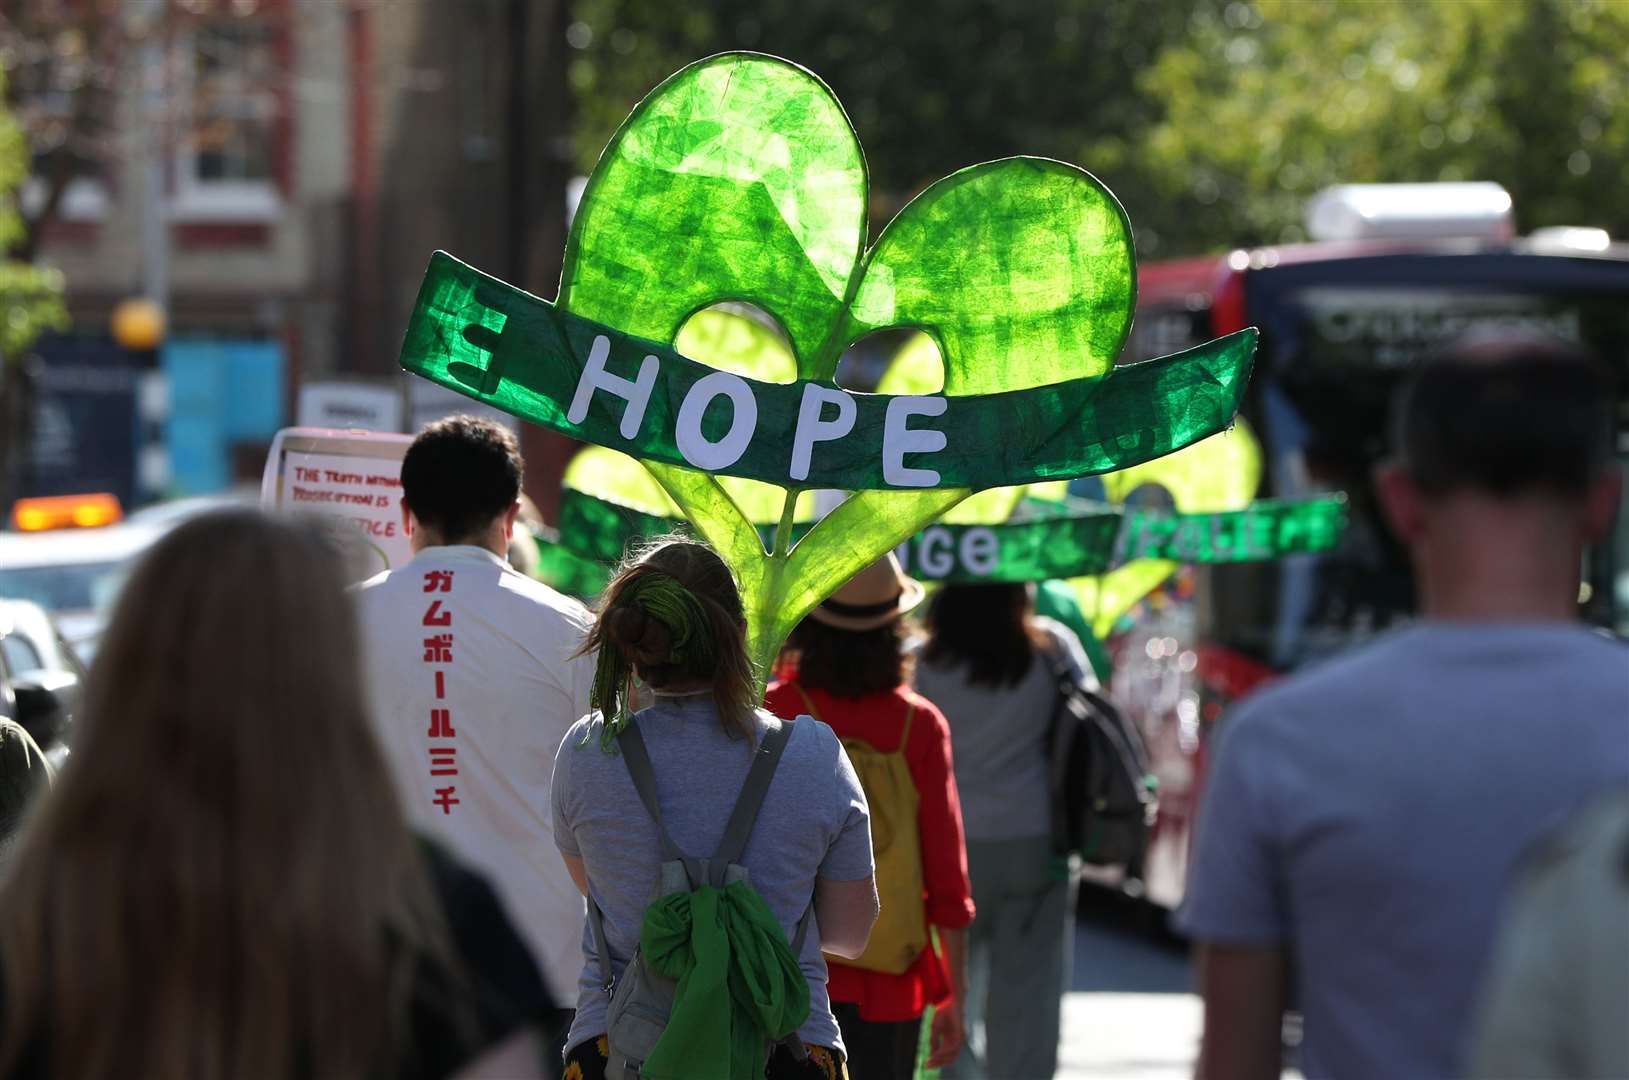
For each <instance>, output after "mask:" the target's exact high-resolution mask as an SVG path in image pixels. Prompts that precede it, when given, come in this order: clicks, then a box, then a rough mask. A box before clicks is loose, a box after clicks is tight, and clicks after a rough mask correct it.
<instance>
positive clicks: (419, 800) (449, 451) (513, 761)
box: [357, 416, 594, 1003]
mask: <svg viewBox="0 0 1629 1080" xmlns="http://www.w3.org/2000/svg"><path fill="white" fill-rule="evenodd" d="M520 480H521V458H520V451H519V449H518V447H517V446H516V444H515V439H514V436H513V435H511V434H510V433H509V432H508V431H507V430H505V429H504V428H502V427H500V426H499V425H497V424H494V423H491V422H489V421H486V420H479V419H476V418H474V417H468V416H455V417H451V418H449V419H446V420H442V421H439V422H437V423H434V424H431V425H430V426H429V427H427V428H425V429H424V431H423V432H422V433H421V434H420V435H419V436H418V438H417V439H415V440H414V441H413V444H412V445H411V446H410V447H408V450H407V454H406V456H405V457H404V458H403V459H402V518H403V521H404V523H405V526H406V530H407V534H408V537H409V539H410V541H411V543H412V547H413V551H414V557H413V560H412V561H411V562H409V563H407V564H406V565H405V566H401V567H398V568H397V569H395V570H391V571H387V572H386V573H383V574H380V575H378V576H377V577H374V578H371V579H369V580H368V581H365V582H363V583H362V584H361V585H360V586H358V587H357V603H358V611H359V614H360V617H361V623H362V632H363V636H364V639H365V641H366V645H367V676H368V686H369V692H370V696H371V702H372V706H373V712H374V719H375V722H376V728H377V731H378V733H379V737H380V741H381V742H382V743H383V745H384V748H385V753H386V757H387V758H388V759H389V761H390V763H391V771H392V773H393V775H394V776H395V781H396V786H397V789H398V790H399V791H400V792H401V794H402V797H403V799H404V801H405V803H406V806H407V811H408V814H409V817H410V819H411V820H412V822H413V823H414V825H415V826H416V827H417V828H419V829H420V830H421V831H423V832H425V833H426V834H428V835H429V836H431V837H433V838H435V839H437V840H440V841H442V842H443V843H445V844H447V845H448V846H449V847H450V848H452V849H453V850H454V851H456V852H457V853H458V854H459V855H461V856H463V857H464V858H465V859H467V860H468V861H469V862H471V863H472V864H474V865H475V866H476V867H478V868H480V869H481V870H483V871H484V872H485V873H486V874H487V875H488V876H489V877H491V878H492V879H493V881H494V882H495V883H496V884H497V887H498V891H499V893H500V895H501V896H502V897H503V900H504V904H505V906H506V907H507V908H508V911H509V914H510V917H511V918H513V919H514V921H515V924H516V925H517V926H518V927H519V928H520V930H521V933H522V936H523V937H524V938H525V940H526V942H527V944H528V945H529V946H530V947H531V949H532V952H533V954H534V956H535V957H536V959H537V961H538V964H539V966H540V967H541V968H542V969H543V973H544V975H545V976H546V978H547V979H548V985H549V989H550V992H551V993H552V994H553V996H554V999H555V1000H556V1001H558V1002H562V1003H563V1002H570V1001H572V1000H574V995H575V988H576V982H577V972H578V969H579V968H580V967H581V966H582V957H581V953H580V948H579V938H580V936H581V934H582V926H583V901H582V895H581V894H580V893H578V891H577V888H576V886H575V885H573V884H572V881H571V878H570V877H568V876H567V875H566V871H565V868H564V867H563V866H562V865H561V863H560V859H559V857H558V856H557V855H556V854H555V852H554V849H553V845H554V840H553V830H552V827H551V823H550V820H549V806H550V798H549V784H550V779H551V776H552V772H553V768H554V754H555V751H556V750H558V749H559V747H560V740H561V738H562V737H564V735H565V733H566V729H567V728H569V727H571V725H572V724H573V723H575V722H576V720H577V718H578V717H580V716H582V715H583V714H584V713H586V712H588V692H589V685H590V683H591V682H592V680H593V672H594V668H593V662H592V659H591V658H586V657H582V658H579V657H575V656H574V655H573V654H574V653H575V652H576V650H577V648H578V646H579V645H581V644H582V641H583V637H584V635H585V633H586V632H587V629H588V625H589V614H588V611H587V609H585V608H584V607H583V606H582V605H581V604H579V603H578V602H577V601H575V600H572V599H570V598H568V597H565V596H562V595H560V594H559V593H557V592H555V591H554V590H553V589H550V588H549V587H548V586H546V585H543V584H541V583H540V582H537V581H533V580H532V579H530V578H527V577H524V576H522V575H520V574H518V573H516V572H515V571H514V570H512V569H511V568H510V566H509V564H508V562H507V561H505V558H504V552H505V551H506V550H507V549H508V547H509V540H510V535H511V533H512V531H513V529H514V524H515V516H516V514H517V513H518V512H519V509H520V503H519V502H518V499H519V496H520Z"/></svg>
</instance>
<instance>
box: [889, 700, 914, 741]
mask: <svg viewBox="0 0 1629 1080" xmlns="http://www.w3.org/2000/svg"><path fill="white" fill-rule="evenodd" d="M914 719H916V702H914V701H907V702H906V703H905V730H903V731H901V732H900V733H899V749H898V750H896V751H894V752H895V753H896V754H903V753H904V752H905V744H906V743H908V742H910V741H911V721H912V720H914Z"/></svg>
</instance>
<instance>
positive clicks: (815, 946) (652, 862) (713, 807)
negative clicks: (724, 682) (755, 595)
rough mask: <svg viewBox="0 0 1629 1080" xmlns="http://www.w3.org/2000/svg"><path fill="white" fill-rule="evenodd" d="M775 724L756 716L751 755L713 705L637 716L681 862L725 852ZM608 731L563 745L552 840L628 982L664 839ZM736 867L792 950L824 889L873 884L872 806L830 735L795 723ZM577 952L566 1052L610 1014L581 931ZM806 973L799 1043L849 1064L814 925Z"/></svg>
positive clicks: (593, 729)
mask: <svg viewBox="0 0 1629 1080" xmlns="http://www.w3.org/2000/svg"><path fill="white" fill-rule="evenodd" d="M768 719H770V717H769V714H768V713H764V712H760V713H759V714H758V733H757V735H756V736H755V737H754V741H753V744H752V745H749V744H748V743H747V741H746V740H745V739H739V738H737V739H732V738H730V737H729V736H728V735H726V734H725V733H724V730H723V728H722V727H720V725H719V722H718V711H717V709H716V708H715V707H714V705H713V699H712V697H711V696H710V695H702V696H698V697H658V698H657V699H656V704H654V705H653V706H651V707H650V708H648V709H645V710H643V711H642V712H640V713H638V714H636V716H635V720H634V722H635V723H637V724H638V725H639V732H640V734H641V735H642V736H643V738H644V741H645V745H646V747H647V748H648V749H649V751H650V757H651V763H652V766H653V768H654V769H655V772H656V794H657V802H658V804H659V805H660V806H661V808H662V820H663V823H664V824H665V825H666V826H667V830H668V833H669V834H670V835H671V836H672V837H673V842H674V843H675V844H677V845H678V846H679V847H680V849H682V850H683V851H684V852H685V853H686V854H687V855H692V856H695V857H697V858H706V857H707V856H710V855H711V854H712V853H713V852H714V851H715V850H716V849H717V848H718V842H719V840H720V839H721V838H722V836H723V833H724V823H725V821H726V820H727V819H728V818H729V815H730V810H731V808H732V807H733V806H734V805H735V800H736V796H738V795H739V794H740V793H741V785H742V783H743V782H744V781H745V780H746V777H747V768H748V766H749V765H750V764H751V759H752V748H753V746H755V745H756V743H757V739H758V738H761V737H762V734H763V731H764V725H765V721H766V720H768ZM601 727H602V721H601V720H600V719H599V717H598V715H597V714H596V715H594V716H589V717H584V718H583V719H581V720H579V721H577V723H576V724H575V725H574V726H573V727H572V729H571V730H570V731H569V732H567V733H566V737H565V740H564V741H563V742H562V743H561V744H560V751H559V753H558V754H557V755H556V756H555V762H554V795H553V802H554V837H555V843H557V844H558V845H559V847H560V850H561V851H564V852H565V853H566V854H568V855H577V856H580V857H581V858H582V860H583V863H584V866H585V867H586V869H587V871H588V886H589V890H590V891H591V892H592V894H593V896H594V900H595V902H596V903H598V904H599V906H600V910H601V911H602V912H603V913H604V916H605V937H606V942H607V945H608V946H609V948H610V951H611V965H612V967H614V968H615V969H616V974H618V975H620V974H621V972H622V968H623V966H624V965H625V964H627V962H628V959H629V957H631V956H632V955H633V951H634V948H635V947H636V946H637V945H638V944H639V927H640V924H641V922H642V921H643V919H644V915H645V908H646V906H648V905H649V904H650V902H651V901H652V900H654V899H656V887H657V878H658V875H659V874H660V866H661V862H662V857H661V851H660V848H659V847H658V844H657V839H656V826H655V825H654V823H652V821H651V819H650V815H648V814H647V813H646V812H645V808H644V806H643V805H641V804H640V801H639V796H638V794H637V793H636V792H635V791H634V786H633V781H632V780H631V779H630V778H629V776H628V767H627V766H626V765H625V764H624V763H623V760H622V755H621V754H607V753H604V752H603V751H602V750H601V749H600V730H601ZM585 735H586V737H587V742H586V743H585V742H584V741H583V740H584V736H585ZM741 863H742V865H744V866H745V867H746V868H747V871H748V872H749V874H750V875H751V878H752V886H753V888H754V889H756V890H757V891H758V894H759V895H760V896H762V897H763V899H764V902H765V903H766V904H768V905H769V909H770V910H771V911H772V912H774V913H775V918H776V919H778V920H779V921H780V924H781V928H782V929H783V930H785V931H786V934H787V938H788V940H790V939H791V936H792V935H793V933H795V931H796V929H797V924H798V921H799V920H800V919H802V918H803V914H804V912H805V911H807V910H808V908H809V904H810V901H811V899H812V897H813V895H814V882H815V878H816V877H823V878H827V879H829V880H833V881H859V880H861V879H863V878H867V877H870V876H871V874H872V871H873V864H872V860H871V825H870V819H869V816H868V814H867V810H866V804H865V792H864V791H863V790H861V788H860V780H859V777H858V776H856V775H855V772H854V767H853V766H852V765H850V764H849V760H848V756H847V755H846V754H844V753H843V747H842V744H841V743H839V742H838V741H837V736H836V735H834V734H832V730H831V728H829V727H827V726H826V725H825V724H822V723H820V722H819V721H816V720H812V719H810V718H808V717H803V718H801V719H800V720H798V722H797V728H796V730H795V731H794V733H793V735H792V738H791V740H790V741H789V742H788V743H787V745H786V750H785V751H784V753H783V755H782V757H781V762H780V765H779V767H778V768H777V769H776V770H775V778H774V780H773V781H772V782H771V783H770V785H769V791H768V793H767V794H766V795H765V796H764V803H763V808H762V809H761V810H760V811H759V813H758V822H757V824H756V825H755V826H754V827H753V830H752V838H751V839H750V840H749V841H748V842H747V849H746V852H745V853H744V854H743V855H742V857H741ZM582 941H583V972H582V977H581V979H580V980H579V982H578V988H577V1016H576V1019H574V1020H573V1021H572V1024H571V1034H570V1035H569V1036H567V1040H566V1045H567V1046H568V1047H570V1046H575V1045H577V1044H578V1043H580V1042H582V1041H583V1040H584V1039H588V1038H592V1037H594V1036H597V1035H602V1034H604V1033H605V1029H606V1020H605V1007H606V1005H607V1004H608V1001H607V998H606V996H605V993H604V992H603V991H602V990H601V989H600V987H601V986H602V985H603V982H604V980H603V979H602V978H601V976H600V971H599V961H598V959H597V958H596V956H595V951H594V943H593V938H592V936H591V935H590V933H589V931H588V927H587V925H586V923H585V924H584V927H583V938H582ZM799 960H800V961H801V964H802V967H803V974H804V975H805V976H807V977H808V980H809V1020H808V1023H806V1024H804V1026H803V1027H802V1028H801V1029H799V1032H798V1033H799V1034H800V1035H801V1036H802V1037H803V1041H804V1042H806V1043H809V1044H812V1045H818V1046H829V1047H835V1048H837V1049H839V1050H841V1049H842V1040H841V1038H840V1037H839V1035H838V1032H837V1022H836V1021H835V1020H834V1019H833V1018H832V1014H831V1005H830V1002H829V1001H828V999H827V997H826V961H825V959H824V958H823V957H822V956H821V953H820V927H819V925H818V923H817V922H811V924H810V927H809V935H808V938H807V940H806V941H805V943H804V947H803V954H802V956H800V957H799Z"/></svg>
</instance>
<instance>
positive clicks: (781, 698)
mask: <svg viewBox="0 0 1629 1080" xmlns="http://www.w3.org/2000/svg"><path fill="white" fill-rule="evenodd" d="M764 708H765V709H768V710H769V711H770V712H772V713H774V714H775V715H776V716H778V717H780V718H781V719H782V720H791V719H793V718H794V717H796V716H798V715H799V714H800V713H806V712H808V711H809V710H808V709H806V708H804V706H803V698H802V696H801V695H799V694H798V692H797V691H796V690H794V689H793V688H792V684H791V683H788V682H778V683H774V684H772V685H771V686H770V688H769V691H768V692H767V693H766V694H764Z"/></svg>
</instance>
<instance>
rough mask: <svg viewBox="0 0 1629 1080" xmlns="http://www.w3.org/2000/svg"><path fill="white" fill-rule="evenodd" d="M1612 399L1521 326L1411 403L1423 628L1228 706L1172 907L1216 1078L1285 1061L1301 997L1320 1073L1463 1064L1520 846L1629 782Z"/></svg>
mask: <svg viewBox="0 0 1629 1080" xmlns="http://www.w3.org/2000/svg"><path fill="white" fill-rule="evenodd" d="M1612 400H1613V398H1612V394H1611V392H1610V388H1609V386H1608V380H1607V376H1606V374H1605V372H1604V371H1603V369H1602V368H1600V367H1599V366H1597V365H1596V364H1595V362H1594V361H1593V360H1592V359H1590V358H1589V357H1587V356H1584V355H1582V354H1580V353H1578V352H1576V351H1574V350H1572V349H1571V348H1570V347H1566V346H1562V345H1559V344H1555V343H1549V342H1537V341H1531V340H1510V339H1507V340H1504V341H1484V342H1482V343H1479V344H1466V345H1461V346H1459V347H1457V348H1456V349H1454V350H1452V351H1450V352H1449V353H1447V354H1445V355H1444V356H1442V357H1440V358H1438V359H1436V360H1434V361H1433V362H1430V363H1428V364H1426V365H1425V366H1424V367H1422V369H1421V370H1420V371H1419V372H1417V373H1416V375H1415V377H1414V378H1413V379H1412V380H1411V382H1410V384H1409V385H1408V387H1407V389H1406V390H1405V391H1404V393H1403V395H1402V396H1401V397H1400V399H1399V402H1398V407H1397V409H1396V414H1395V421H1396V423H1395V432H1394V457H1393V458H1392V459H1391V460H1389V461H1388V462H1387V463H1385V464H1383V465H1382V466H1381V467H1380V468H1379V469H1378V470H1377V471H1376V474H1375V482H1376V489H1377V493H1378V495H1379V498H1380V501H1381V504H1382V506H1383V507H1384V508H1385V510H1386V512H1387V516H1388V518H1389V520H1390V524H1391V526H1392V529H1393V530H1394V532H1395V533H1396V534H1397V536H1398V538H1399V539H1400V540H1401V541H1402V542H1403V543H1404V544H1405V545H1406V546H1407V548H1408V550H1409V553H1410V555H1411V557H1412V561H1413V565H1414V571H1415V578H1416V582H1417V586H1418V594H1419V597H1420V603H1421V615H1422V616H1423V618H1421V619H1420V621H1419V622H1418V623H1416V624H1415V625H1413V626H1410V627H1407V628H1405V629H1401V630H1397V631H1393V632H1391V633H1389V634H1387V635H1384V636H1382V637H1381V638H1379V639H1377V640H1376V641H1375V642H1373V643H1372V644H1370V645H1369V646H1367V647H1365V648H1362V649H1360V650H1358V651H1356V652H1354V653H1351V654H1349V655H1347V656H1345V657H1344V658H1341V659H1338V660H1334V661H1331V662H1328V663H1326V664H1324V665H1323V666H1321V667H1318V668H1316V669H1314V670H1311V671H1308V672H1306V673H1304V674H1302V675H1299V676H1296V677H1293V678H1290V679H1288V680H1286V681H1284V682H1282V683H1279V684H1277V685H1274V686H1272V687H1270V688H1268V689H1267V690H1265V691H1263V692H1261V693H1259V694H1257V695H1255V696H1254V697H1252V698H1250V699H1248V700H1247V701H1246V702H1245V703H1244V704H1243V705H1242V706H1241V707H1240V708H1239V709H1238V710H1236V712H1234V713H1233V714H1231V715H1230V716H1228V717H1227V718H1225V719H1224V720H1223V723H1222V732H1221V741H1220V746H1219V749H1218V752H1217V757H1216V764H1215V768H1214V771H1213V774H1212V776H1211V778H1210V781H1209V783H1208V785H1207V789H1206V794H1205V797H1204V802H1203V805H1202V807H1201V813H1200V815H1199V822H1198V837H1197V846H1196V849H1195V852H1194V858H1193V866H1192V872H1191V877H1190V888H1189V894H1188V897H1187V899H1186V901H1185V903H1184V905H1183V907H1182V909H1181V911H1180V912H1179V917H1178V925H1179V927H1180V928H1181V929H1182V930H1183V931H1185V932H1186V933H1187V934H1188V935H1189V936H1190V937H1191V938H1192V939H1193V940H1194V941H1195V942H1196V943H1197V945H1198V953H1199V969H1200V985H1201V991H1202V993H1203V996H1204V1002H1205V1036H1204V1040H1203V1044H1202V1048H1201V1053H1200V1063H1199V1074H1200V1076H1201V1077H1203V1078H1205V1080H1237V1078H1247V1077H1248V1078H1261V1077H1272V1076H1277V1075H1279V1071H1280V1066H1281V1060H1280V1057H1281V1049H1280V1046H1281V1023H1282V1014H1283V1012H1284V1010H1285V1008H1286V1006H1287V1005H1289V1004H1291V1001H1290V997H1291V987H1294V988H1295V993H1296V996H1297V998H1298V1000H1297V1001H1296V1002H1295V1004H1298V1005H1299V1008H1300V1010H1301V1012H1302V1015H1303V1020H1304V1027H1303V1032H1304V1042H1303V1046H1302V1056H1303V1062H1302V1069H1303V1071H1304V1073H1305V1075H1306V1076H1307V1077H1308V1078H1309V1080H1319V1078H1322V1077H1343V1078H1353V1080H1372V1078H1375V1077H1386V1078H1387V1080H1410V1078H1416V1077H1420V1078H1425V1077H1431V1078H1439V1077H1440V1078H1448V1077H1454V1078H1458V1077H1463V1076H1465V1075H1466V1072H1465V1062H1464V1061H1463V1060H1462V1054H1463V1048H1464V1046H1465V1044H1466V1042H1467V1038H1468V1027H1469V1024H1470V1020H1471V1015H1472V1012H1473V1007H1474V1003H1475V1000H1476V997H1477V992H1478V987H1479V985H1480V983H1481V980H1482V978H1483V976H1484V973H1485V971H1484V969H1485V968H1486V966H1487V963H1488V957H1489V953H1490V951H1491V948H1492V945H1493V940H1494V934H1495V931H1496V928H1497V925H1498V920H1499V916H1500V908H1501V904H1502V898H1503V897H1504V896H1505V893H1506V889H1507V887H1508V886H1509V884H1510V883H1511V880H1512V877H1513V875H1514V872H1515V869H1516V867H1517V864H1518V861H1519V858H1520V856H1521V853H1522V851H1523V849H1525V848H1526V847H1528V846H1529V844H1531V843H1532V842H1533V841H1534V840H1535V839H1536V838H1538V837H1539V836H1541V835H1542V834H1543V833H1544V832H1545V831H1546V830H1548V829H1550V828H1552V827H1553V826H1554V825H1555V824H1557V822H1558V820H1559V819H1561V818H1562V817H1563V816H1564V815H1566V814H1568V813H1569V812H1570V811H1572V810H1573V809H1575V808H1576V807H1577V806H1578V805H1579V803H1580V802H1581V801H1582V800H1585V799H1588V798H1589V797H1590V796H1592V795H1595V794H1598V793H1600V792H1602V791H1603V790H1605V789H1607V788H1610V787H1614V786H1619V785H1622V784H1625V783H1629V648H1625V646H1624V645H1623V644H1622V643H1620V642H1618V641H1616V640H1613V639H1611V638H1609V637H1607V636H1605V635H1604V634H1600V633H1597V632H1594V631H1591V630H1589V629H1588V628H1586V627H1584V626H1582V625H1580V624H1579V623H1578V622H1577V621H1576V619H1577V601H1578V592H1579V587H1578V568H1579V565H1580V556H1581V553H1582V549H1583V548H1584V546H1585V545H1586V544H1590V543H1593V542H1595V541H1597V540H1599V539H1600V538H1602V537H1603V536H1605V535H1607V533H1608V531H1609V529H1610V527H1611V524H1612V520H1613V513H1614V508H1615V505H1616V501H1617V497H1618V494H1619V492H1618V487H1619V480H1618V477H1617V475H1616V473H1615V472H1614V471H1613V470H1612V468H1611V465H1612V462H1611V457H1610V452H1611V451H1610V448H1611V439H1612V417H1611V413H1610V409H1611V402H1612Z"/></svg>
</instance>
